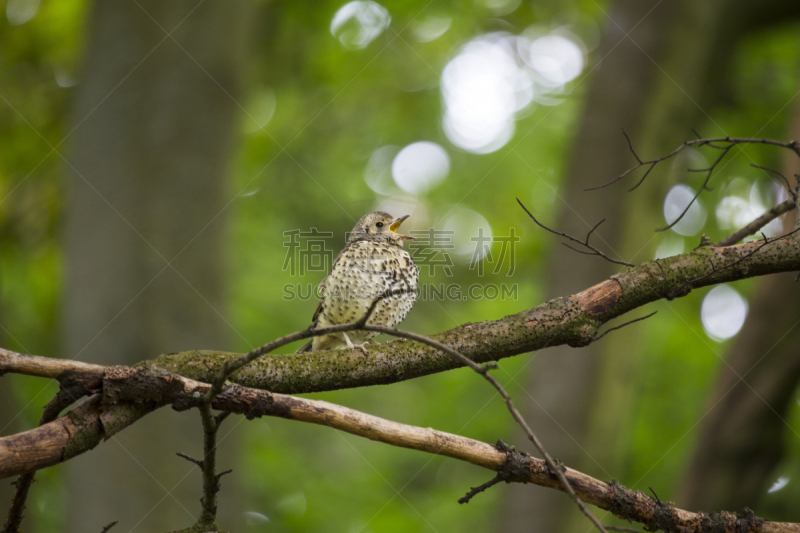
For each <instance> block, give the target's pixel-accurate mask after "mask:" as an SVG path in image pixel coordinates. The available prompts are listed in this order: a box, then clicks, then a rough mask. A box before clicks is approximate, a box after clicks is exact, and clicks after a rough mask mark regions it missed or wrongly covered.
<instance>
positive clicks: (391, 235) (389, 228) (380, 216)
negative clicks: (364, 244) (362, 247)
mask: <svg viewBox="0 0 800 533" xmlns="http://www.w3.org/2000/svg"><path fill="white" fill-rule="evenodd" d="M409 216H410V215H404V216H402V217H397V218H394V217H393V216H392V215H390V214H389V213H384V212H383V211H375V212H374V213H369V214H367V215H364V216H363V217H361V220H359V221H358V223H357V224H356V226H355V227H354V228H353V232H352V233H351V234H350V238H349V239H348V242H354V241H358V240H363V239H374V240H386V241H389V242H390V243H393V244H397V245H398V246H403V241H405V240H409V239H413V238H414V237H411V236H410V235H402V234H400V233H397V228H399V227H400V224H402V223H403V221H404V220H405V219H407V218H408V217H409Z"/></svg>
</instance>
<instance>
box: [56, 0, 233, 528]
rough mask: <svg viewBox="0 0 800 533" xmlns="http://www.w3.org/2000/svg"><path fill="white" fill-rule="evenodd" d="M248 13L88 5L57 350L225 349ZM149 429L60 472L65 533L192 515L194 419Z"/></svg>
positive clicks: (111, 357) (198, 440)
mask: <svg viewBox="0 0 800 533" xmlns="http://www.w3.org/2000/svg"><path fill="white" fill-rule="evenodd" d="M245 11H246V4H244V3H233V4H229V3H223V2H205V3H200V4H198V3H195V2H190V1H188V0H183V1H172V2H159V1H157V0H143V1H140V2H96V3H95V4H94V5H93V7H92V9H91V15H90V23H89V34H88V42H87V50H86V57H85V65H84V70H85V72H84V77H83V79H82V81H81V85H80V88H79V90H78V94H77V101H76V102H75V110H74V120H73V122H74V128H75V129H74V133H73V134H72V136H71V139H70V140H71V145H72V150H71V157H70V158H69V162H68V163H67V166H68V171H69V174H70V179H71V187H72V191H71V192H72V196H71V199H70V205H69V211H68V215H67V221H66V223H67V229H66V232H65V242H66V255H67V271H68V273H67V279H66V282H67V283H66V297H65V303H64V308H63V355H64V356H65V357H69V358H74V359H79V360H83V361H90V362H97V363H102V364H132V363H135V362H137V361H140V360H142V359H145V358H148V357H152V356H153V355H154V354H158V353H163V352H169V351H178V350H183V349H187V348H197V347H203V348H205V347H209V346H216V347H220V348H223V347H226V343H225V339H226V338H227V336H228V335H229V334H230V332H231V327H230V326H229V324H227V321H226V319H225V315H226V313H225V308H224V293H223V266H224V265H223V257H224V232H225V224H224V221H225V218H226V217H225V213H224V210H225V206H226V203H227V202H226V200H225V194H224V193H225V177H226V174H227V170H228V165H229V162H230V158H231V156H232V152H233V147H234V142H233V141H234V139H235V133H234V132H235V126H236V124H235V117H236V111H237V105H236V103H235V101H234V98H235V97H236V95H238V92H239V91H238V85H239V79H240V77H241V64H242V63H243V61H242V60H243V57H242V55H243V51H244V38H243V36H244V34H245V29H246V28H245V26H246V13H245ZM168 33H171V35H169V36H168ZM143 423H144V425H143V426H141V427H137V428H136V429H135V430H131V431H129V432H126V433H124V434H121V435H117V436H115V437H113V438H112V439H111V440H113V441H114V442H111V443H109V444H107V445H105V446H102V447H100V448H99V449H97V450H96V451H94V452H93V453H91V454H88V455H86V456H84V457H82V458H80V459H78V460H77V461H74V462H72V463H71V464H70V466H69V467H68V471H69V480H68V491H69V495H70V502H69V519H68V527H67V528H66V529H68V530H69V531H75V532H78V531H80V532H84V531H99V530H100V529H102V527H103V526H104V525H105V524H108V523H109V522H111V521H114V520H119V521H120V524H121V526H120V527H122V528H123V529H125V530H126V531H127V530H130V531H134V530H135V531H166V530H168V529H179V528H181V527H185V526H187V525H190V524H192V523H193V522H194V517H195V516H197V514H199V512H200V506H199V504H198V503H197V500H198V499H199V497H200V495H201V494H200V484H199V482H198V481H199V471H198V470H197V469H196V467H193V466H192V465H191V464H189V463H188V462H186V461H183V460H182V459H179V458H177V457H176V456H175V452H179V451H181V452H185V453H189V454H191V455H195V456H198V455H200V453H199V450H201V449H202V430H201V426H200V419H199V416H196V415H195V414H193V413H192V414H190V413H184V414H177V413H173V412H170V411H166V410H164V411H163V412H160V413H156V415H155V416H154V417H152V418H151V417H148V420H146V421H144V422H143ZM231 426H233V424H231ZM225 435H226V431H225V428H224V427H223V430H222V432H221V436H223V437H224V436H225ZM233 440H235V439H232V438H230V437H228V438H222V439H221V447H222V452H223V455H222V456H221V457H220V463H221V465H224V466H225V467H235V466H236V465H235V464H234V462H233V459H234V456H232V455H231V454H225V453H224V452H225V451H226V450H225V449H226V448H229V447H230V446H231V443H232V441H233ZM192 470H194V472H192V473H191V474H190V471H192ZM223 500H227V501H223V502H221V503H222V504H221V506H220V507H221V509H222V510H223V516H222V518H221V522H223V523H228V524H231V521H230V520H226V517H225V516H224V512H225V511H227V512H229V513H230V512H233V508H234V507H235V504H234V503H233V502H234V501H235V495H234V491H231V490H225V491H224V492H223Z"/></svg>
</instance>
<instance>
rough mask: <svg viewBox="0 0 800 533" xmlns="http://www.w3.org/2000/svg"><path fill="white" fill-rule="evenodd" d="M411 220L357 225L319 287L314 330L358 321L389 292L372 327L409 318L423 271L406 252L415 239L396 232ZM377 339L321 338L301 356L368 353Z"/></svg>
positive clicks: (357, 335)
mask: <svg viewBox="0 0 800 533" xmlns="http://www.w3.org/2000/svg"><path fill="white" fill-rule="evenodd" d="M408 217H409V215H405V216H402V217H398V218H394V217H392V215H390V214H388V213H384V212H382V211H375V212H374V213H369V214H368V215H364V217H362V218H361V220H359V221H358V223H357V224H356V226H355V227H354V228H353V232H352V233H351V234H350V237H349V238H348V239H347V244H346V245H345V247H344V248H343V249H342V251H341V252H340V253H339V255H338V256H337V257H336V259H335V260H334V261H333V265H332V266H331V272H330V274H328V276H327V277H326V278H325V279H324V280H322V283H320V285H319V289H320V295H321V299H320V301H319V304H318V305H317V309H316V311H314V316H313V318H312V319H311V322H312V324H313V325H314V326H318V327H321V326H330V325H332V324H344V323H347V322H354V321H356V320H358V319H359V318H361V317H362V316H364V314H365V313H366V312H367V310H368V309H369V307H370V305H372V302H374V301H375V299H376V298H378V297H379V296H380V295H381V294H384V293H385V292H387V291H391V292H392V295H391V296H388V297H386V298H384V299H383V300H381V301H380V302H378V304H377V305H376V306H375V310H374V311H373V312H372V316H371V317H370V319H369V321H368V323H370V324H382V325H385V326H389V327H391V326H394V325H395V324H398V323H399V322H400V321H402V320H403V319H404V318H405V317H406V315H407V314H408V312H409V311H410V310H411V307H412V306H413V305H414V302H415V301H416V299H417V280H418V279H419V267H417V265H416V264H415V263H414V260H413V259H412V258H411V255H410V254H409V253H408V252H407V251H405V250H404V249H403V242H404V241H406V240H408V239H413V237H410V236H408V235H401V234H400V233H397V229H398V228H399V227H400V224H402V223H403V221H404V220H405V219H407V218H408ZM375 335H377V333H375V332H371V331H350V332H342V333H334V334H331V335H321V336H319V337H314V339H313V340H312V341H311V342H308V343H306V344H305V345H303V347H301V348H300V349H299V350H298V353H300V352H308V351H317V350H331V349H335V348H343V347H347V348H349V349H354V348H359V349H360V350H361V351H363V352H364V353H365V354H366V353H367V351H366V348H364V344H366V342H367V341H369V339H370V338H372V337H374V336H375ZM358 343H362V344H358Z"/></svg>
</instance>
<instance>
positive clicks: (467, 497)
mask: <svg viewBox="0 0 800 533" xmlns="http://www.w3.org/2000/svg"><path fill="white" fill-rule="evenodd" d="M501 481H503V476H502V475H501V474H497V475H496V476H494V477H493V478H492V479H490V480H489V481H487V482H486V483H482V484H480V485H478V486H477V487H470V488H469V492H467V493H466V494H465V495H464V496H462V497H461V498H459V499H458V503H469V501H470V500H471V499H472V498H474V497H475V496H477V495H478V494H480V493H481V492H483V491H485V490H486V489H488V488H490V487H493V486H494V485H497V484H498V483H500V482H501Z"/></svg>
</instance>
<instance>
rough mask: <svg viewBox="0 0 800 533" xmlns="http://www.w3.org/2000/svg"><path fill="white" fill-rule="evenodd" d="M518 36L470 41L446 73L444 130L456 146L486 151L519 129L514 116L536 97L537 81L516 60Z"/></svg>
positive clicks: (490, 35)
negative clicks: (516, 128) (515, 44)
mask: <svg viewBox="0 0 800 533" xmlns="http://www.w3.org/2000/svg"><path fill="white" fill-rule="evenodd" d="M513 44H514V37H513V36H511V35H509V34H506V33H493V34H488V35H484V36H482V37H479V38H477V39H474V40H472V41H470V42H469V43H467V44H466V45H465V46H464V47H463V48H462V49H461V51H460V52H459V54H458V55H457V56H456V57H455V58H453V59H452V60H451V61H450V62H449V63H448V64H447V66H446V67H445V68H444V72H442V94H443V95H444V104H445V112H444V119H443V126H444V131H445V133H446V135H447V137H448V139H450V142H452V143H453V144H454V145H456V146H458V147H459V148H463V149H464V150H467V151H470V152H474V153H479V154H486V153H490V152H494V151H495V150H497V149H499V148H501V147H502V146H503V145H504V144H506V143H507V142H508V141H509V139H511V136H512V134H513V133H514V114H515V113H516V112H517V111H519V110H521V109H523V108H524V107H525V106H527V105H528V104H530V102H531V100H532V99H533V81H532V80H531V78H530V76H529V75H528V73H527V72H525V71H524V70H523V69H522V68H520V66H519V65H518V64H517V61H516V57H515V56H516V53H515V51H514V46H513Z"/></svg>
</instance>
